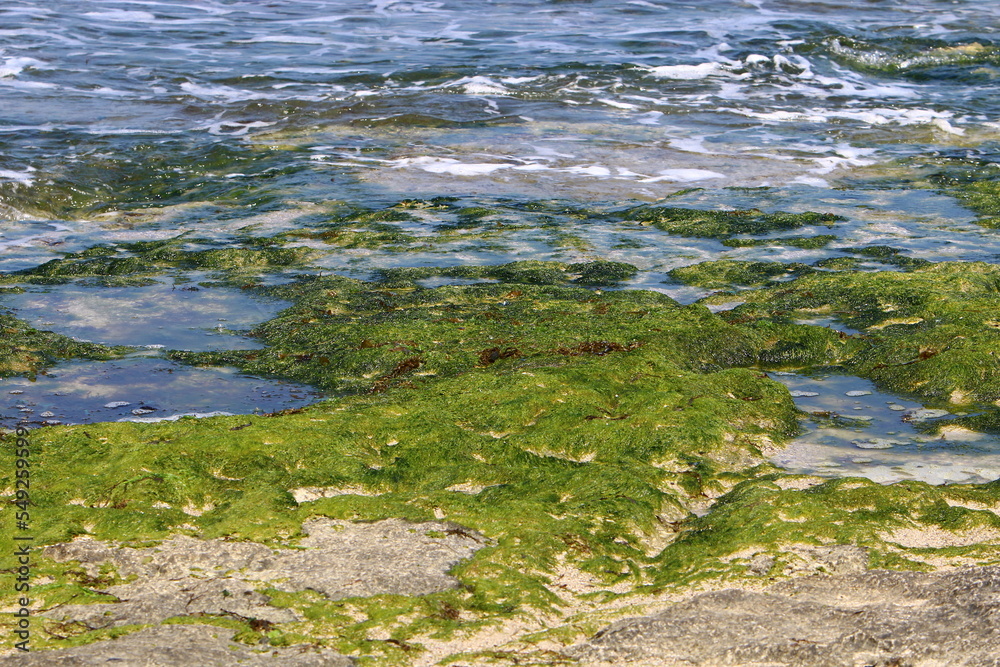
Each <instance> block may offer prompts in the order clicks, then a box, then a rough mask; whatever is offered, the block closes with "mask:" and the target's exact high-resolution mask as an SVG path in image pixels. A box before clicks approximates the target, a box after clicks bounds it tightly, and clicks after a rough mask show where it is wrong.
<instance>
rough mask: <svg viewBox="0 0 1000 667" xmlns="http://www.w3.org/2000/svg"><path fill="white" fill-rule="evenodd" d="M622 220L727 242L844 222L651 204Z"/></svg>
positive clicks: (626, 213)
mask: <svg viewBox="0 0 1000 667" xmlns="http://www.w3.org/2000/svg"><path fill="white" fill-rule="evenodd" d="M622 218H623V219H624V220H628V221H635V222H638V223H640V224H645V225H652V226H653V227H656V228H657V229H659V230H662V231H664V232H667V233H668V234H675V235H677V236H693V237H698V238H716V239H726V238H729V237H731V236H736V235H738V234H767V233H769V232H775V231H784V230H790V229H798V228H799V227H804V226H806V225H825V226H827V227H832V226H833V225H834V224H835V223H837V222H839V221H841V220H843V219H844V218H842V217H840V216H838V215H834V214H832V213H811V212H810V213H784V212H776V213H764V212H763V211H760V210H757V209H751V210H741V211H705V210H700V209H693V208H679V207H676V206H651V205H650V206H637V207H635V208H631V209H628V210H626V211H624V212H623V213H622Z"/></svg>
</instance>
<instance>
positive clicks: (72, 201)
mask: <svg viewBox="0 0 1000 667" xmlns="http://www.w3.org/2000/svg"><path fill="white" fill-rule="evenodd" d="M114 141H115V143H116V146H115V147H114V148H113V149H109V147H108V146H107V145H106V141H105V140H101V139H93V140H91V141H90V142H88V143H84V144H80V145H78V146H77V147H76V151H75V153H76V155H75V159H74V160H72V161H69V162H61V163H59V164H52V165H50V166H45V165H41V167H40V168H39V170H38V172H37V173H36V174H35V179H34V183H32V184H31V185H27V186H25V185H22V184H18V183H10V182H5V183H0V204H2V205H4V206H5V207H9V208H12V209H14V210H16V211H19V212H22V213H25V214H29V215H31V216H34V217H37V218H40V219H73V218H81V217H91V216H97V215H100V214H104V213H108V212H116V211H125V212H133V211H136V210H141V209H145V208H149V207H164V206H176V205H180V204H190V203H203V202H214V203H217V204H222V205H231V206H237V207H240V208H242V209H244V210H245V209H248V208H249V209H256V210H262V209H263V208H265V207H267V206H270V205H275V204H276V203H277V201H278V198H279V194H278V189H277V188H276V187H275V184H274V182H275V181H276V180H277V179H278V178H279V177H280V176H284V175H289V174H294V173H295V172H297V171H301V170H303V169H304V167H303V166H290V163H289V160H288V156H287V152H286V151H281V150H274V149H269V150H262V149H256V148H252V147H248V146H246V145H244V144H242V143H238V142H213V143H209V144H204V145H194V146H193V145H190V144H188V143H186V142H184V141H181V140H175V139H166V140H158V141H143V140H141V139H139V140H137V141H136V142H135V143H134V145H132V146H131V148H130V149H125V148H124V147H123V146H121V144H120V142H122V141H127V139H126V138H124V137H121V136H117V137H115V139H114ZM40 150H41V149H40ZM53 153H55V151H53ZM112 155H118V156H121V157H112ZM232 174H235V175H237V176H240V177H241V176H243V175H244V174H252V175H253V176H254V178H253V179H252V180H249V179H247V180H245V179H243V178H227V176H228V175H232Z"/></svg>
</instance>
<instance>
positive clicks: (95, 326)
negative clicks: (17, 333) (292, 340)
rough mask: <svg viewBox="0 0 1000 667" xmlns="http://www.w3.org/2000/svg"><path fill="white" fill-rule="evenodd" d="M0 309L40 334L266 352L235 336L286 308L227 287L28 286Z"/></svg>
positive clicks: (6, 299) (114, 342)
mask: <svg viewBox="0 0 1000 667" xmlns="http://www.w3.org/2000/svg"><path fill="white" fill-rule="evenodd" d="M24 288H25V290H26V291H25V292H23V293H21V294H15V293H8V294H4V296H3V298H2V303H3V304H4V305H6V306H8V307H10V308H12V309H13V310H14V311H15V312H16V314H17V316H18V317H20V318H21V319H23V320H25V321H27V322H28V323H30V324H31V325H32V326H33V327H35V328H37V329H42V330H48V331H54V332H56V333H60V334H63V335H66V336H70V337H73V338H76V339H78V340H85V341H91V342H96V343H104V344H106V345H134V346H145V347H164V348H168V349H174V350H192V351H204V350H235V349H258V348H260V347H262V346H261V345H260V343H258V342H257V341H255V340H252V339H249V338H246V337H244V336H240V335H237V334H236V333H234V332H238V331H241V330H245V329H248V328H250V327H252V326H254V325H256V324H258V323H260V322H263V321H264V320H267V319H270V318H272V317H274V316H275V315H276V314H277V313H278V312H279V311H280V310H282V309H283V308H285V307H286V306H287V305H288V304H287V303H285V302H283V301H277V300H264V299H259V298H255V297H251V296H249V295H247V294H244V293H241V292H240V291H239V290H235V289H228V288H224V287H211V288H205V287H200V286H198V285H197V283H195V282H186V283H183V284H175V283H174V282H173V281H172V280H169V279H168V281H163V282H157V283H156V284H154V285H147V286H143V287H88V286H84V285H81V284H78V283H74V284H67V285H53V286H34V285H26V286H24Z"/></svg>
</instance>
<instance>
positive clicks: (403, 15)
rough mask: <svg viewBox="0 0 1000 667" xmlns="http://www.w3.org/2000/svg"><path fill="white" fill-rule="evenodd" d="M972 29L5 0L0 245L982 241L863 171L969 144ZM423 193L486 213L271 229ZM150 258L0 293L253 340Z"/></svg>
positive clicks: (984, 118) (432, 9)
mask: <svg viewBox="0 0 1000 667" xmlns="http://www.w3.org/2000/svg"><path fill="white" fill-rule="evenodd" d="M998 28H1000V4H997V3H982V2H973V1H971V0H948V1H943V0H907V1H906V2H902V1H898V0H885V1H882V2H878V3H872V2H861V1H860V0H858V1H853V2H852V1H840V2H834V1H826V2H823V1H815V2H802V1H799V0H783V1H779V0H742V1H737V0H718V1H715V2H711V3H707V2H706V3H690V2H674V1H667V0H630V1H629V0H625V1H623V0H589V1H585V0H579V1H571V0H564V1H548V2H543V1H541V0H534V1H528V0H518V1H506V2H496V1H494V2H489V1H487V2H475V3H473V2H468V1H457V0H440V1H427V2H425V1H419V0H412V1H406V0H402V1H395V0H374V1H373V2H361V1H352V0H343V1H337V2H324V1H319V0H314V1H305V0H302V1H297V2H285V3H259V2H247V1H239V0H226V1H223V0H197V1H192V2H170V1H167V0H163V1H160V0H156V1H154V0H149V1H135V2H128V1H119V0H114V1H111V0H108V1H100V0H94V1H92V2H87V3H71V2H66V1H64V0H57V1H54V2H53V1H47V2H45V3H41V2H31V1H22V0H9V1H8V2H5V3H4V4H3V6H2V7H0V271H3V272H9V271H16V270H21V269H28V268H31V267H34V266H38V265H40V264H42V263H44V262H46V261H49V260H51V259H56V258H60V257H63V256H64V255H65V254H66V253H71V252H78V251H80V250H83V249H85V248H88V247H91V246H93V245H95V244H98V243H104V244H116V243H118V244H124V243H133V242H136V241H148V240H157V239H167V238H172V237H175V236H177V235H179V234H182V233H188V234H189V236H187V237H185V238H186V247H187V248H188V249H206V248H218V247H224V246H227V245H247V244H248V243H251V242H252V241H253V240H254V239H255V238H271V237H274V236H275V235H280V234H286V235H288V234H291V235H292V236H290V237H289V236H286V247H288V246H295V245H305V246H308V247H309V248H311V249H312V250H313V254H312V256H311V258H310V260H309V262H308V265H307V266H306V267H305V268H302V267H298V268H296V269H295V270H294V271H292V270H289V271H287V272H284V273H283V272H281V271H278V272H275V273H274V274H273V275H272V276H271V277H270V280H273V281H280V280H284V279H287V278H288V277H289V275H290V274H292V273H294V272H296V271H302V270H304V271H307V272H321V271H322V272H331V271H332V272H337V273H342V274H345V275H351V276H355V277H361V278H367V277H369V276H370V275H372V272H373V271H375V270H377V269H382V268H389V267H400V266H431V265H454V264H499V263H503V262H508V261H512V260H514V259H559V260H562V261H584V260H590V259H596V258H604V259H612V260H615V261H624V262H629V263H632V264H634V265H636V266H637V267H639V269H640V273H639V274H638V275H637V276H636V278H635V279H633V280H632V281H630V282H629V283H627V284H626V285H625V287H627V288H642V289H655V290H658V291H662V292H665V293H667V294H669V295H671V296H672V297H674V298H676V299H678V300H679V301H682V302H685V303H690V302H693V301H695V300H697V299H699V298H701V297H703V296H706V295H707V294H709V293H710V292H711V290H705V289H700V288H694V287H688V286H684V285H680V284H678V283H676V282H675V281H672V280H671V279H670V278H669V276H668V275H667V272H668V271H670V270H671V269H673V268H676V267H679V266H684V265H688V264H693V263H696V262H699V261H704V260H707V259H718V258H722V257H725V258H733V259H761V258H764V259H770V260H779V261H785V262H805V263H810V262H813V261H816V260H818V259H822V258H825V257H830V256H831V255H836V254H837V253H840V252H842V251H844V250H851V249H852V248H856V247H859V246H865V245H872V244H885V245H891V246H893V247H895V248H899V249H901V251H902V252H903V253H904V254H906V255H909V256H912V257H915V258H921V259H928V260H932V261H958V260H980V261H989V262H995V261H996V259H997V257H1000V234H998V232H997V231H996V230H991V229H985V228H983V227H980V226H977V225H975V224H973V221H974V215H973V214H972V213H971V212H970V211H968V210H967V209H965V208H963V207H962V206H960V205H959V203H958V202H957V201H956V200H955V199H953V198H952V197H949V196H947V195H945V194H942V193H940V192H937V191H934V190H932V189H913V188H908V187H904V186H902V185H900V184H899V182H898V179H897V181H896V182H890V181H891V180H892V178H897V177H898V176H899V174H900V173H903V172H906V173H909V172H908V171H907V170H909V171H919V169H920V168H922V167H923V166H925V165H927V164H931V163H933V162H934V161H935V160H949V159H963V160H967V161H971V162H974V163H975V164H977V165H978V168H980V169H982V170H984V171H985V172H990V171H991V170H996V169H997V168H998V166H997V165H998V156H1000V152H998V145H1000V144H998V140H1000V95H997V92H998V91H997V81H998V77H1000V46H996V45H995V39H996V35H997V32H998ZM887 179H888V180H887ZM904 180H905V179H904ZM439 196H452V197H456V198H457V202H458V203H457V204H456V206H458V205H460V204H465V205H468V206H487V207H490V208H492V209H493V210H494V213H492V214H491V217H487V218H484V219H485V220H487V221H488V222H490V224H493V222H502V223H503V225H498V226H497V230H496V231H495V233H494V232H491V234H490V235H488V238H487V237H485V236H484V235H483V234H479V233H478V232H479V231H482V230H475V229H474V226H473V227H470V234H469V235H468V236H467V237H463V235H462V233H461V232H458V233H454V234H451V235H448V236H447V237H442V236H441V235H440V234H439V231H440V229H441V228H442V226H448V225H452V226H455V225H458V222H460V220H458V219H457V218H456V215H455V214H454V212H453V211H448V210H411V211H409V212H408V213H409V215H408V216H407V218H406V219H399V220H390V221H389V222H387V223H385V228H386V229H387V230H388V232H387V233H390V235H395V237H394V238H396V240H395V241H393V242H392V243H384V244H382V245H379V244H368V245H365V244H355V245H350V244H341V245H337V244H331V243H327V242H325V241H322V240H317V238H316V237H314V236H313V237H309V236H302V235H301V234H299V236H295V234H297V233H301V232H316V231H318V230H321V229H323V225H324V224H325V223H326V222H327V221H328V220H329V219H330V217H331V216H332V215H343V214H344V213H345V211H352V210H364V209H378V208H381V207H384V206H387V205H390V204H393V203H396V202H399V201H400V200H403V199H410V198H418V197H419V198H432V197H439ZM663 198H670V201H671V202H672V203H673V204H676V205H678V206H691V207H698V208H710V209H732V208H750V207H756V208H760V209H762V210H765V211H773V210H784V211H792V212H796V211H810V210H812V211H824V212H832V213H836V214H838V215H841V216H843V217H844V220H843V221H842V222H838V223H836V224H834V225H832V226H830V227H826V226H818V227H814V228H813V227H805V228H802V229H800V230H796V232H795V234H796V235H815V234H830V235H833V236H834V237H835V240H834V241H832V242H831V243H830V244H829V245H828V246H827V247H826V248H821V249H817V250H809V249H802V248H796V247H786V246H763V247H762V246H756V247H743V248H738V247H737V248H734V247H729V246H725V245H723V244H722V243H721V242H720V241H718V240H715V239H697V238H682V237H677V236H670V235H667V234H664V233H662V232H659V231H657V230H654V229H650V228H647V227H641V226H640V225H637V224H630V223H627V222H624V221H622V220H620V219H615V211H618V210H622V209H623V208H624V207H628V206H634V205H636V204H638V203H643V202H653V201H658V200H661V199H663ZM453 208H454V207H453ZM582 210H585V211H587V212H589V213H587V214H586V215H584V214H581V213H580V211H582ZM595 212H596V214H595ZM501 226H503V229H500V227H501ZM457 228H458V229H461V225H458V227H457ZM383 231H385V230H383ZM471 231H477V233H475V234H473V233H471ZM786 235H787V234H786ZM779 236H780V234H779ZM288 238H291V239H293V240H291V241H288V240H287V239H288ZM126 254H127V253H126ZM887 268H889V269H891V268H893V267H887V266H885V265H884V264H879V263H877V262H874V261H872V262H868V263H866V264H864V265H862V269H871V270H885V269H887ZM183 279H184V280H188V281H191V280H198V279H199V278H198V277H197V276H194V277H192V276H186V277H183ZM435 280H436V279H435ZM163 284H165V283H161V284H160V286H159V287H157V286H147V287H114V288H99V287H93V286H86V285H80V284H75V283H74V284H70V285H64V286H58V287H51V288H45V289H46V290H48V291H43V290H42V289H41V288H32V289H31V290H30V291H29V292H28V293H26V294H20V295H14V294H7V295H3V296H0V305H4V306H6V307H8V308H13V309H14V310H15V312H16V313H17V314H19V315H20V316H21V317H23V318H25V319H27V320H29V321H31V322H32V323H33V324H35V325H36V326H40V327H43V328H45V327H47V328H51V329H53V330H56V331H61V332H64V333H67V334H68V335H74V336H76V337H80V338H86V339H88V340H95V341H106V342H112V343H116V344H125V345H135V346H142V345H163V346H164V347H166V348H169V347H174V348H183V349H233V348H241V347H242V348H250V347H253V346H254V345H255V343H254V342H253V341H250V340H247V339H245V338H241V337H240V336H239V335H234V334H239V333H240V331H242V330H245V329H248V328H250V327H252V326H253V325H254V324H255V323H257V322H259V321H262V320H264V319H267V318H268V317H270V316H271V315H273V312H274V309H275V308H277V307H278V306H277V305H275V304H265V303H262V302H255V301H253V300H252V299H251V298H250V297H246V296H243V295H239V294H238V293H236V292H234V291H232V290H230V291H226V289H223V288H220V287H214V288H211V289H208V290H207V291H205V292H203V293H199V294H198V295H194V294H193V293H192V294H187V293H184V294H177V293H173V294H170V295H166V294H164V293H163V289H164V288H163V287H162V285H163ZM425 284H426V285H428V286H432V285H435V284H440V281H438V282H434V281H433V280H432V281H429V282H426V283H425ZM158 290H159V291H158ZM834 324H835V323H834ZM130 325H132V326H131V328H130ZM220 325H221V326H220ZM160 327H162V328H160ZM92 363H95V364H97V362H92ZM97 366H98V367H99V366H100V364H97ZM130 372H131V371H130ZM133 375H134V373H133ZM6 382H8V383H10V382H12V381H6ZM74 400H76V399H71V398H67V399H66V401H64V403H65V405H66V406H70V404H71V403H73V401H74ZM217 400H218V402H219V403H218V404H217V405H215V407H214V409H219V410H231V411H237V412H238V411H241V410H243V411H245V410H247V409H248V408H247V407H246V405H247V404H246V402H245V401H244V402H243V403H240V401H242V400H243V399H239V400H236V399H223V398H218V399H217ZM73 405H76V404H75V403H73ZM78 407H79V406H78ZM211 407H213V406H211V405H209V406H206V407H204V408H202V407H197V408H195V407H191V408H190V409H191V410H195V409H197V410H208V408H211ZM80 409H81V410H82V409H83V408H80ZM86 409H88V410H89V409H91V408H89V407H88V408H86ZM94 409H95V410H97V408H94ZM163 409H164V410H167V411H169V410H171V409H174V408H171V407H170V406H164V408H163ZM184 409H187V408H184V407H183V406H180V405H178V406H176V410H175V412H176V411H182V410H184ZM74 410H76V412H74ZM65 412H66V414H73V415H78V416H77V417H76V418H80V419H90V417H86V416H85V415H84V416H79V415H82V414H83V413H81V412H80V410H77V408H76V407H72V406H70V407H66V411H65ZM60 414H62V413H60ZM94 414H95V415H99V414H101V413H100V410H97V412H94ZM93 418H97V417H93ZM842 444H843V445H844V446H845V447H850V441H844V442H843V443H842Z"/></svg>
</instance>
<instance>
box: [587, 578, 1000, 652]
mask: <svg viewBox="0 0 1000 667" xmlns="http://www.w3.org/2000/svg"><path fill="white" fill-rule="evenodd" d="M998 619H1000V568H998V567H981V568H964V569H961V570H952V571H946V572H940V573H921V572H891V571H885V570H871V571H867V572H862V573H854V574H844V575H838V576H812V577H802V578H797V579H792V580H789V581H785V582H782V583H779V584H776V585H774V586H771V587H770V588H768V589H766V590H765V591H763V592H752V591H745V590H738V589H728V590H723V591H718V592H714V593H703V594H700V595H697V596H696V597H694V598H691V599H689V600H686V601H684V602H681V603H678V604H677V605H675V606H673V607H671V608H670V609H668V610H666V611H664V612H661V613H659V614H656V615H653V616H647V617H642V618H634V619H628V620H624V621H620V622H618V623H615V624H613V625H611V626H609V627H607V628H605V629H604V630H602V631H600V632H598V633H597V634H596V635H595V636H594V637H593V638H592V639H590V640H589V641H587V642H585V643H583V644H579V645H576V646H574V647H571V648H570V649H567V653H568V654H569V655H571V656H573V657H575V658H577V659H579V660H580V661H581V663H582V664H585V665H616V666H622V667H624V666H630V667H638V666H640V665H641V666H644V667H646V666H650V667H651V666H653V665H657V666H663V667H673V666H679V665H684V666H685V667H691V666H703V667H709V666H712V667H721V666H723V665H726V666H734V667H735V666H743V667H750V666H751V665H753V666H755V667H760V666H762V665H767V666H768V667H785V666H787V667H792V666H794V667H854V666H855V665H907V666H908V667H930V666H931V665H934V666H938V665H963V666H967V667H1000V623H998V622H997V621H998Z"/></svg>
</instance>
